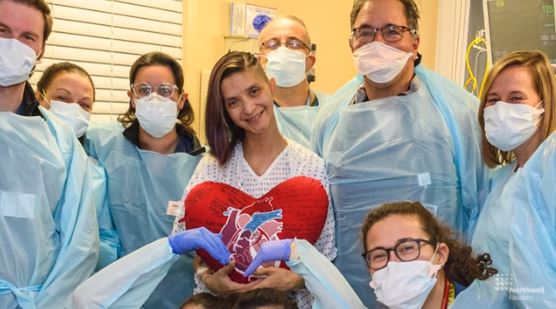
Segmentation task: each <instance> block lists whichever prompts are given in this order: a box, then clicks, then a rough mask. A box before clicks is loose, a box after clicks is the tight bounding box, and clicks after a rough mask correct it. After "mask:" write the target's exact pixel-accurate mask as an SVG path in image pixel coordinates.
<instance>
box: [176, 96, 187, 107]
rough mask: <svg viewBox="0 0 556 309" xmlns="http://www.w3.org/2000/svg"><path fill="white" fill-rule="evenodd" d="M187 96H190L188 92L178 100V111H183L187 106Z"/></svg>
mask: <svg viewBox="0 0 556 309" xmlns="http://www.w3.org/2000/svg"><path fill="white" fill-rule="evenodd" d="M187 96H188V93H187V92H184V93H182V94H181V95H180V98H179V99H178V102H177V105H178V111H181V110H182V109H183V107H184V106H185V101H187Z"/></svg>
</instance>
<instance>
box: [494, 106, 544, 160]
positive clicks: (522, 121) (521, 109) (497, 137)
mask: <svg viewBox="0 0 556 309" xmlns="http://www.w3.org/2000/svg"><path fill="white" fill-rule="evenodd" d="M541 104H542V101H541V103H539V104H538V105H537V107H533V106H531V105H527V104H512V103H507V102H503V101H498V102H496V104H494V105H491V106H487V107H485V109H484V119H485V133H486V138H487V140H488V141H489V142H490V143H491V144H492V145H493V146H495V147H496V148H498V149H500V150H502V151H510V150H514V149H516V148H517V147H519V146H521V145H522V144H523V143H525V142H526V141H527V140H529V139H530V138H531V136H533V134H535V132H536V131H537V127H538V124H539V121H540V119H541V115H542V114H543V113H544V109H543V108H539V106H540V105H541Z"/></svg>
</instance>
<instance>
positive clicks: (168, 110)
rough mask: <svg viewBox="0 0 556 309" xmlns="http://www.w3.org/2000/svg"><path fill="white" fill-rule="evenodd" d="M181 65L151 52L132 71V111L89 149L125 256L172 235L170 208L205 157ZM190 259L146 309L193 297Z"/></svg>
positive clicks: (90, 138)
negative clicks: (102, 176) (102, 178)
mask: <svg viewBox="0 0 556 309" xmlns="http://www.w3.org/2000/svg"><path fill="white" fill-rule="evenodd" d="M183 85H184V80H183V71H182V68H181V66H180V65H179V63H178V62H177V61H176V60H174V59H173V58H172V57H170V56H169V55H166V54H164V53H161V52H152V53H148V54H145V55H143V56H141V57H139V59H137V60H136V61H135V63H133V65H132V67H131V71H130V89H129V91H128V96H129V99H130V102H129V109H128V111H127V112H126V113H125V114H123V115H121V116H120V117H118V120H119V123H118V124H117V125H111V126H98V127H96V126H93V127H92V128H91V129H90V130H89V131H88V132H87V140H86V142H85V148H86V150H87V151H88V153H89V154H90V155H91V156H92V157H94V158H97V159H98V161H99V162H100V164H101V165H102V166H103V167H104V168H105V170H106V174H107V178H108V186H107V191H108V194H107V196H108V197H107V200H106V203H107V204H108V206H109V209H110V212H111V214H112V217H113V220H114V226H115V228H116V231H117V232H118V236H119V239H120V246H121V248H120V252H119V255H118V256H119V257H121V256H124V255H126V254H128V253H130V252H132V251H134V250H136V249H138V248H140V247H143V246H144V245H146V244H148V243H151V242H153V241H155V240H157V239H159V238H161V237H164V236H168V235H169V234H170V233H171V231H172V224H173V221H174V217H173V216H172V213H171V211H168V212H167V209H171V208H170V207H168V205H170V204H171V201H179V199H180V197H181V195H182V192H183V188H184V187H185V186H186V185H187V183H188V182H189V178H190V177H191V175H192V173H193V170H194V169H195V167H196V166H197V163H198V162H199V161H200V159H201V157H202V155H201V154H202V153H203V152H204V148H203V147H201V145H200V144H199V141H198V139H197V137H196V135H195V132H194V131H193V129H192V128H191V124H192V122H193V111H192V109H191V105H190V104H189V102H188V101H187V93H186V92H185V91H184V88H183ZM192 280H193V278H192V269H191V259H189V258H187V257H185V256H184V257H182V258H181V259H180V260H179V262H177V263H175V264H174V266H173V268H172V270H170V271H169V275H168V276H166V278H165V279H164V280H163V281H162V282H161V283H160V285H159V286H158V287H157V290H155V291H154V293H153V294H152V295H151V297H150V298H149V300H148V301H147V302H146V303H145V304H144V307H145V308H176V307H178V306H179V305H180V304H181V303H182V302H183V299H184V298H187V297H189V296H190V295H191V292H192Z"/></svg>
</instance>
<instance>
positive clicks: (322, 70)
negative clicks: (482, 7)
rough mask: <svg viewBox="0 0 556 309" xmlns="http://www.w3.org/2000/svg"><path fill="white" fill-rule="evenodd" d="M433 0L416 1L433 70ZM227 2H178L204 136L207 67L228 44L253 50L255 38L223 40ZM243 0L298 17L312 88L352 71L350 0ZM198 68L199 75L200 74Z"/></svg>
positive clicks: (330, 84) (189, 85)
mask: <svg viewBox="0 0 556 309" xmlns="http://www.w3.org/2000/svg"><path fill="white" fill-rule="evenodd" d="M438 1H440V0H417V2H418V4H419V6H420V9H421V21H420V33H421V43H420V47H419V50H420V52H421V54H423V63H424V64H425V65H426V66H427V67H429V68H434V65H435V63H434V61H435V55H436V36H437V20H438V17H437V16H438ZM230 2H231V1H230V0H183V6H184V7H183V66H184V70H185V87H186V90H187V91H188V92H189V101H190V103H191V105H192V107H193V110H194V112H195V115H196V117H195V118H196V119H195V123H194V127H195V129H196V131H197V132H198V133H199V135H200V136H201V137H202V139H203V140H204V130H203V129H202V126H204V125H203V121H202V118H203V117H204V116H203V115H202V113H203V110H204V108H202V105H203V104H204V100H205V98H204V97H203V95H202V94H201V89H202V88H204V87H203V86H202V83H206V80H207V77H208V71H209V70H210V69H211V68H212V66H213V65H214V64H215V62H216V61H217V60H218V59H219V58H220V57H221V56H222V55H223V54H224V53H226V52H227V50H228V48H229V47H230V46H232V48H237V49H244V48H245V47H246V46H247V47H249V46H250V47H252V48H255V49H256V40H252V41H248V40H244V39H238V38H226V36H227V34H228V21H229V18H228V14H229V5H230ZM248 3H249V4H254V5H260V6H264V7H269V8H275V9H277V11H278V13H279V14H287V15H295V16H297V17H299V18H301V19H302V20H303V21H304V22H305V24H306V26H307V28H308V30H309V33H310V35H311V40H312V41H313V43H316V44H317V51H316V56H317V62H316V72H315V73H316V81H315V82H314V83H313V88H314V89H317V90H320V91H322V92H324V93H331V92H334V91H335V90H336V89H337V88H338V87H340V86H341V85H342V84H343V83H345V82H346V81H347V80H349V79H350V78H351V77H353V75H354V74H355V68H354V65H353V60H352V58H351V50H350V48H349V42H348V39H349V37H350V35H351V30H350V21H349V14H350V12H351V6H352V4H353V1H352V0H249V1H248ZM203 72H204V78H203V77H202V76H203Z"/></svg>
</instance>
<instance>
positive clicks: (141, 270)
mask: <svg viewBox="0 0 556 309" xmlns="http://www.w3.org/2000/svg"><path fill="white" fill-rule="evenodd" d="M179 259H180V256H179V255H176V254H173V253H172V248H171V247H170V244H169V243H168V238H167V237H163V238H161V239H158V240H156V241H154V242H152V243H150V244H148V245H146V246H144V247H142V248H140V249H137V250H135V251H133V252H132V253H130V254H128V255H126V256H124V257H122V258H121V259H119V260H117V261H116V262H114V263H112V264H110V265H108V266H107V267H105V268H103V269H102V270H100V271H99V272H97V273H96V274H95V275H94V276H92V277H91V278H89V279H87V280H86V281H85V282H83V283H82V284H81V285H79V287H77V289H75V291H74V293H73V296H72V300H73V302H72V306H71V307H72V308H73V309H98V308H110V309H119V308H140V307H141V305H143V303H145V301H146V300H147V298H148V297H149V295H151V293H152V292H153V291H154V290H155V289H156V288H157V286H158V285H159V283H160V281H161V280H162V279H163V278H164V277H165V276H166V274H168V271H169V270H170V269H171V268H172V266H173V265H174V264H175V263H176V262H177V261H178V260H179ZM184 283H185V282H184ZM185 300H186V298H184V299H182V300H181V303H183V302H184V301H185ZM178 307H179V304H178V305H176V307H174V308H178Z"/></svg>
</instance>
